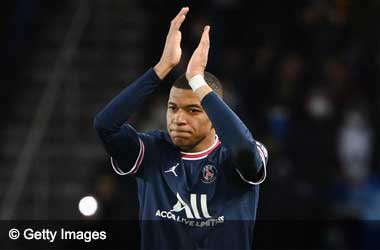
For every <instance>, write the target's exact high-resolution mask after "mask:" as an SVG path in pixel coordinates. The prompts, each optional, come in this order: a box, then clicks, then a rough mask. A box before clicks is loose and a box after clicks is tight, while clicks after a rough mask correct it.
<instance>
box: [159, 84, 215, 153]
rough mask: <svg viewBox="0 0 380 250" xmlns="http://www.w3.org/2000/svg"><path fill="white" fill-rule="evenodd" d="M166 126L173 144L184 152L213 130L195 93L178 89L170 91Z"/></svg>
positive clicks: (174, 88)
mask: <svg viewBox="0 0 380 250" xmlns="http://www.w3.org/2000/svg"><path fill="white" fill-rule="evenodd" d="M166 124H167V129H168V132H169V135H170V137H171V139H172V141H173V143H174V144H175V145H177V146H178V147H180V148H181V149H182V150H191V149H192V148H194V147H195V146H196V145H198V144H199V143H200V142H201V141H202V140H204V139H205V138H206V137H207V136H210V133H211V131H212V129H213V128H212V124H211V121H210V119H209V118H208V116H207V114H206V112H205V111H204V110H203V108H202V106H201V104H200V102H199V100H198V98H197V97H196V96H195V95H194V93H193V91H192V90H191V89H180V88H176V87H172V88H171V90H170V95H169V100H168V109H167V112H166Z"/></svg>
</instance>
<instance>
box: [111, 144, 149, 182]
mask: <svg viewBox="0 0 380 250" xmlns="http://www.w3.org/2000/svg"><path fill="white" fill-rule="evenodd" d="M139 142H140V151H139V155H138V156H137V159H136V161H135V164H134V165H133V167H132V168H131V170H129V171H128V172H124V171H123V170H121V169H120V168H119V166H118V164H117V162H116V161H115V160H114V159H113V158H112V157H111V165H112V168H113V170H115V172H116V173H117V174H119V175H127V174H135V173H136V172H137V170H138V169H139V167H140V165H141V162H142V160H143V158H144V152H145V147H144V143H143V142H142V140H141V139H140V138H139Z"/></svg>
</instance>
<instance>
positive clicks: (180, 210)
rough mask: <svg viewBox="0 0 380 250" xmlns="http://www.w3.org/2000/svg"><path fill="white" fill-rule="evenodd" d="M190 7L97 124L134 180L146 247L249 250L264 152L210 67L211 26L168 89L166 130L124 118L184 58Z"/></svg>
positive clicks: (122, 170)
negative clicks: (157, 55) (146, 128)
mask: <svg viewBox="0 0 380 250" xmlns="http://www.w3.org/2000/svg"><path fill="white" fill-rule="evenodd" d="M188 11H189V8H187V7H185V8H182V9H181V11H180V12H179V13H178V14H177V16H176V17H175V18H174V19H173V20H172V21H171V25H170V29H169V32H168V35H167V37H166V42H165V46H164V50H163V53H162V56H161V59H160V61H159V62H158V63H157V64H156V65H155V66H154V67H153V68H151V69H149V70H148V71H147V72H146V73H145V74H144V75H143V76H141V77H140V78H139V79H137V80H136V81H135V82H133V83H132V84H131V85H130V86H128V87H127V88H126V89H124V90H123V91H122V92H121V93H120V94H119V95H118V96H116V97H115V98H114V99H113V100H112V101H111V102H110V103H109V104H108V105H107V106H106V107H105V108H104V109H103V110H102V111H101V112H100V113H98V114H97V115H96V117H95V121H94V126H95V128H96V130H97V132H98V134H99V137H100V138H101V140H102V142H103V144H104V147H105V148H106V150H107V152H108V153H109V154H110V156H111V163H112V166H113V168H114V170H115V171H116V172H117V173H118V174H120V175H127V174H131V175H134V176H135V177H136V178H137V185H138V197H139V206H140V214H139V216H140V221H141V248H142V249H181V248H186V249H199V248H206V249H249V248H250V247H251V243H252V231H253V222H254V220H255V217H256V209H257V202H258V186H257V185H258V184H260V183H261V182H262V181H263V180H264V178H265V175H266V172H265V171H266V170H265V165H266V162H267V151H266V149H265V148H264V146H262V145H261V144H260V143H258V142H256V141H255V140H254V139H253V138H252V136H251V134H250V132H249V130H248V129H247V128H246V127H245V125H244V124H243V122H242V121H241V120H240V119H239V118H238V117H237V116H236V115H235V113H234V112H233V111H232V110H231V109H230V108H229V107H228V106H227V105H226V104H225V103H224V102H223V101H222V99H221V98H220V97H222V95H223V92H222V87H221V85H220V82H219V80H218V79H217V78H216V77H215V76H213V75H212V74H210V73H208V72H205V68H206V65H207V58H208V51H209V46H210V41H209V30H210V27H209V26H205V28H204V30H203V33H202V37H201V40H200V43H199V45H198V47H197V48H196V50H195V51H194V53H193V55H192V57H191V59H190V61H189V63H188V66H187V70H186V74H185V75H184V76H182V77H180V78H179V79H177V80H176V81H175V83H174V85H173V87H172V88H171V91H170V95H169V100H168V109H167V132H163V131H153V132H148V133H139V132H136V131H135V129H134V128H132V127H131V126H130V125H129V124H128V123H127V120H128V118H129V117H130V115H131V114H132V113H133V112H135V111H136V110H137V108H138V107H140V106H141V105H142V103H143V101H144V99H145V98H146V97H147V96H149V95H150V94H152V93H153V91H154V90H155V89H156V88H157V87H158V86H159V84H160V82H161V80H162V79H164V78H165V76H167V74H168V73H169V72H170V71H171V70H172V69H173V68H174V67H175V66H176V65H177V64H178V63H179V61H180V58H181V47H180V42H181V32H180V31H179V28H180V26H181V24H182V23H183V21H184V20H185V17H186V14H187V13H188ZM218 94H219V95H220V97H219V96H218ZM149 221H150V222H151V223H147V222H149ZM232 221H234V223H232ZM243 222H244V223H243ZM163 225H165V226H163Z"/></svg>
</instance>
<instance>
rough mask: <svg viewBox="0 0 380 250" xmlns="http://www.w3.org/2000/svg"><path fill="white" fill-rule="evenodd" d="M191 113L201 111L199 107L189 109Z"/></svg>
mask: <svg viewBox="0 0 380 250" xmlns="http://www.w3.org/2000/svg"><path fill="white" fill-rule="evenodd" d="M189 112H190V113H199V112H201V111H200V110H199V109H189Z"/></svg>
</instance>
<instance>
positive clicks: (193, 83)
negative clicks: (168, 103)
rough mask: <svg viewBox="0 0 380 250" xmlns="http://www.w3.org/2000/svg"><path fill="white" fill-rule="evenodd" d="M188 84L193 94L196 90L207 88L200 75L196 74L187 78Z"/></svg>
mask: <svg viewBox="0 0 380 250" xmlns="http://www.w3.org/2000/svg"><path fill="white" fill-rule="evenodd" d="M188 82H189V85H190V87H191V88H192V90H193V91H194V92H195V91H196V90H197V89H199V88H200V87H203V86H206V85H207V86H208V84H207V82H206V80H205V79H204V77H203V75H202V74H196V75H193V76H191V77H190V76H189V78H188Z"/></svg>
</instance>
